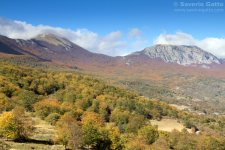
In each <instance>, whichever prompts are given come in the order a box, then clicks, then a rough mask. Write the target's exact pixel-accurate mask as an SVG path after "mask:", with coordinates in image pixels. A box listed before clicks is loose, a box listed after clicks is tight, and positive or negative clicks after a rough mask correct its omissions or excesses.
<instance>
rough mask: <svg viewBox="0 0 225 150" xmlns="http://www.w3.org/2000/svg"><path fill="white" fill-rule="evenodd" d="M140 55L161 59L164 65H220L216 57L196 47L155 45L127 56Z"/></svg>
mask: <svg viewBox="0 0 225 150" xmlns="http://www.w3.org/2000/svg"><path fill="white" fill-rule="evenodd" d="M140 54H144V55H147V56H148V57H149V58H161V59H162V60H163V61H164V62H166V63H168V62H172V63H177V64H179V65H184V66H186V65H191V64H211V63H213V62H214V63H217V64H221V61H220V60H219V59H218V58H217V57H216V56H214V55H213V54H211V53H209V52H206V51H204V50H202V49H201V48H199V47H197V46H186V45H165V44H157V45H154V46H151V47H147V48H145V49H144V50H142V51H138V52H134V53H131V54H129V55H127V56H132V55H137V56H139V55H140Z"/></svg>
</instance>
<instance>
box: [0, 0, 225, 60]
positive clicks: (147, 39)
mask: <svg viewBox="0 0 225 150" xmlns="http://www.w3.org/2000/svg"><path fill="white" fill-rule="evenodd" d="M182 5H188V6H182ZM209 5H210V6H209ZM212 5H214V6H212ZM218 5H219V6H218ZM175 9H176V10H175ZM177 9H179V10H177ZM207 9H210V11H209V10H208V11H207ZM190 11H191V12H190ZM202 11H205V12H202ZM224 11H225V1H224V0H217V1H214V0H211V1H210V0H209V1H207V0H203V1H190V0H189V1H188V0H186V1H184V0H64V1H63V0H20V1H16V0H0V16H1V18H0V34H2V35H6V36H8V37H11V38H23V39H27V38H29V37H31V36H34V35H36V34H41V33H42V32H44V31H45V32H46V31H47V32H51V33H54V34H56V35H58V36H61V37H65V38H68V39H69V40H71V41H72V42H74V43H76V44H78V45H80V46H82V47H84V48H86V49H87V50H90V51H92V52H97V53H103V54H107V55H112V56H115V55H125V54H128V53H131V52H134V51H137V50H142V49H144V48H145V47H148V46H152V45H154V44H174V45H197V46H199V47H201V48H203V49H204V50H206V51H209V52H211V53H213V54H214V55H216V56H218V57H225V44H224V43H225V38H224V35H225V12H224Z"/></svg>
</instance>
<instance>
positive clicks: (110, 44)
mask: <svg viewBox="0 0 225 150" xmlns="http://www.w3.org/2000/svg"><path fill="white" fill-rule="evenodd" d="M44 32H48V33H51V34H54V35H56V36H59V37H62V38H66V39H68V40H70V41H72V42H74V43H75V44H77V45H79V46H81V47H83V48H85V49H87V50H89V51H91V52H95V53H101V54H107V55H111V56H116V55H123V54H124V50H125V48H126V47H127V45H128V42H127V41H122V40H121V37H122V32H121V31H116V32H111V33H109V34H108V35H106V36H105V37H101V36H99V35H98V34H97V33H94V32H91V31H89V30H87V29H77V31H72V30H70V29H63V28H60V27H51V26H46V25H38V26H33V25H31V24H27V23H26V22H21V21H13V20H10V19H6V18H3V17H0V34H1V35H5V36H8V37H10V38H19V39H28V38H30V37H33V36H36V35H38V34H42V33H44Z"/></svg>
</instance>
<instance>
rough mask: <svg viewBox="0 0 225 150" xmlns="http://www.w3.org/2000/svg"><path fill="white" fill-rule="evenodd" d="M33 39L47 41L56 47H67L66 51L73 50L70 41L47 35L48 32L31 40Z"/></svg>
mask: <svg viewBox="0 0 225 150" xmlns="http://www.w3.org/2000/svg"><path fill="white" fill-rule="evenodd" d="M32 39H35V40H41V41H45V42H48V43H50V44H54V45H56V46H58V45H61V46H63V47H65V48H66V50H70V49H71V48H72V43H71V42H70V41H68V40H67V39H64V38H60V37H58V36H56V35H54V34H51V33H47V32H44V33H42V34H39V35H37V36H34V37H32V38H30V39H29V40H32Z"/></svg>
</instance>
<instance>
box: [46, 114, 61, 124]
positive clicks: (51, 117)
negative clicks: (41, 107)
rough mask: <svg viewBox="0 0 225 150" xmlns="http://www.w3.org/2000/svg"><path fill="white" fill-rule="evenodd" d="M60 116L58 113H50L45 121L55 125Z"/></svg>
mask: <svg viewBox="0 0 225 150" xmlns="http://www.w3.org/2000/svg"><path fill="white" fill-rule="evenodd" d="M60 116H61V115H60V114H58V113H52V114H50V115H48V117H46V118H45V121H46V122H47V123H49V124H51V125H55V123H56V122H57V121H58V120H59V118H60Z"/></svg>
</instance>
